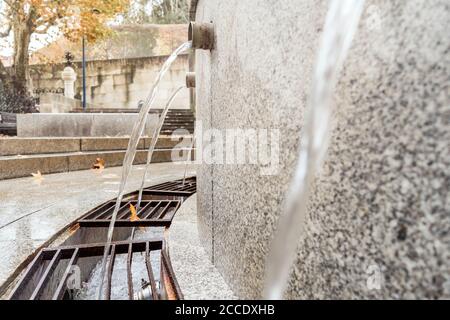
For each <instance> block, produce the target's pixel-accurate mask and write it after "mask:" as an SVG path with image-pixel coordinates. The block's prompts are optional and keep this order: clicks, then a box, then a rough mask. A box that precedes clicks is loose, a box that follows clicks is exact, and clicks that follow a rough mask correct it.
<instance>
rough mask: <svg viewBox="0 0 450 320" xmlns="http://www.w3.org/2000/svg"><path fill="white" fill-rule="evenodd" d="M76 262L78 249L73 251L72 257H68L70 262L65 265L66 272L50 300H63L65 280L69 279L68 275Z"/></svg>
mask: <svg viewBox="0 0 450 320" xmlns="http://www.w3.org/2000/svg"><path fill="white" fill-rule="evenodd" d="M77 261H78V248H75V249H74V250H73V254H72V257H70V261H69V264H68V265H67V268H66V271H64V275H63V276H62V279H61V281H60V282H59V284H58V287H57V288H56V291H55V293H54V294H53V298H52V300H61V299H62V298H63V296H64V291H65V288H66V286H67V279H68V278H69V275H70V273H71V271H72V270H73V267H74V266H75V265H76V264H77Z"/></svg>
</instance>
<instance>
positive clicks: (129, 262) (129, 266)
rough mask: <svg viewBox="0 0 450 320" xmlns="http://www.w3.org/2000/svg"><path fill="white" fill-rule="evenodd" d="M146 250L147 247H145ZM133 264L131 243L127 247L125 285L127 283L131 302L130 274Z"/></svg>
mask: <svg viewBox="0 0 450 320" xmlns="http://www.w3.org/2000/svg"><path fill="white" fill-rule="evenodd" d="M145 248H146V249H147V245H146V246H145ZM132 263H133V243H132V242H130V244H129V245H128V256H127V283H128V298H129V299H130V300H133V276H132V274H131V264H132Z"/></svg>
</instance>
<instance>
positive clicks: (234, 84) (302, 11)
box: [196, 0, 450, 299]
mask: <svg viewBox="0 0 450 320" xmlns="http://www.w3.org/2000/svg"><path fill="white" fill-rule="evenodd" d="M327 4H328V1H324V0H323V1H321V0H308V1H295V0H287V1H276V2H275V1H264V0H259V1H258V0H248V1H237V0H229V1H219V0H209V1H205V0H200V1H199V2H198V5H197V14H196V19H197V21H213V22H214V24H215V28H216V47H215V49H214V50H213V51H212V52H200V51H197V52H196V72H197V89H196V91H197V92H196V94H197V112H198V118H199V119H200V120H202V121H203V124H204V127H210V126H211V127H213V128H217V129H226V128H269V129H270V128H276V129H279V130H280V132H281V137H280V149H281V154H280V171H279V174H277V175H275V176H261V175H260V172H259V168H258V167H257V166H252V165H218V164H215V165H207V164H203V165H202V166H201V169H200V170H199V173H198V187H199V190H198V217H199V229H200V230H199V231H200V235H201V237H202V242H203V244H204V246H205V248H206V250H207V252H208V254H209V255H210V257H211V259H212V260H213V262H214V264H215V265H216V266H217V268H218V269H219V270H220V272H221V273H222V274H223V276H224V278H225V279H226V281H227V282H228V283H229V284H230V286H231V287H232V288H233V290H234V291H235V292H236V293H237V294H238V295H239V296H240V297H243V298H244V297H245V298H255V297H259V296H260V292H261V289H262V279H263V273H264V261H265V256H266V254H267V249H268V244H269V240H270V239H271V237H272V235H273V232H274V229H275V228H276V222H277V219H278V217H279V213H280V211H281V210H282V208H283V199H284V195H285V192H286V190H287V187H288V184H289V181H290V179H291V176H292V172H293V166H294V164H295V162H296V154H297V149H298V146H299V136H300V135H299V132H300V130H301V124H302V119H303V111H304V108H305V106H306V101H307V98H308V93H309V90H310V86H311V78H312V74H311V73H312V69H313V67H314V61H315V57H316V49H317V47H318V43H319V39H320V35H321V31H322V27H323V22H324V17H325V14H326V10H327ZM449 16H450V4H449V3H448V1H446V0H431V1H421V0H409V1H404V0H395V1H393V0H378V1H376V0H370V1H366V6H365V11H364V14H363V17H362V20H361V23H360V25H359V30H358V33H357V35H356V38H355V40H354V43H353V46H352V49H351V51H350V53H349V56H348V59H347V60H346V63H345V66H344V69H343V72H342V75H341V77H340V81H339V84H338V87H337V88H336V92H335V95H334V101H335V104H336V110H337V112H336V114H335V117H334V127H335V129H334V133H333V136H332V141H331V144H330V149H329V152H328V155H327V159H326V161H325V163H324V166H323V169H322V170H321V172H320V173H319V174H318V176H317V179H316V182H315V184H314V186H313V192H312V196H311V198H310V202H309V210H308V216H307V219H306V222H305V223H306V228H305V233H304V234H303V235H302V237H301V238H300V239H299V250H298V260H297V263H296V265H295V268H294V269H293V272H292V277H291V282H290V286H289V290H288V292H287V295H286V297H288V298H342V299H347V298H441V297H447V298H449V297H450V275H449V266H450V250H449V248H450V238H449V237H450V236H449V226H450V200H449V199H450V197H449V195H448V190H449V187H450V186H449V185H450V173H449V169H448V168H449V166H450V152H449V141H450V76H449V75H450V38H449V37H448V30H450V19H449ZM374 280H375V281H374ZM378 286H379V289H378Z"/></svg>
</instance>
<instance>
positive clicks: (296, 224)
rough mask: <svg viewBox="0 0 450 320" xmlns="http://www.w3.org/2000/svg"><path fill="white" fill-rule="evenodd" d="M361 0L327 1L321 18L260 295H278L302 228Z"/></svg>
mask: <svg viewBox="0 0 450 320" xmlns="http://www.w3.org/2000/svg"><path fill="white" fill-rule="evenodd" d="M364 2H365V0H332V1H331V2H330V7H329V10H328V14H327V17H326V21H325V27H324V31H323V35H322V40H321V44H320V48H319V51H318V59H317V62H316V66H315V71H314V77H313V84H312V92H311V96H310V100H309V103H308V106H307V109H306V113H305V122H304V126H303V131H302V139H301V145H300V150H299V156H298V162H297V166H296V169H295V173H294V178H293V180H292V182H291V186H290V189H289V191H288V194H287V198H286V204H285V210H284V211H283V214H282V215H281V217H280V221H279V225H278V229H277V231H276V234H275V237H274V240H273V242H272V245H271V248H270V252H269V255H268V257H267V261H266V282H265V288H264V297H265V298H267V299H281V298H282V297H283V293H284V291H285V289H286V287H287V282H288V279H289V274H290V273H289V271H290V268H291V266H292V264H293V262H294V260H295V257H296V249H297V243H298V240H299V236H301V234H302V233H303V231H304V220H305V216H306V210H307V205H308V197H309V191H310V190H309V189H310V183H311V182H312V180H313V178H314V176H315V174H316V171H317V170H318V169H319V168H320V167H321V164H322V161H323V159H324V156H325V153H326V150H327V149H328V144H329V140H330V135H331V128H330V127H331V116H332V114H333V108H332V95H333V91H334V88H335V86H336V82H337V79H338V75H339V72H340V69H341V66H342V64H343V62H344V60H345V58H346V56H347V53H348V51H349V48H350V45H351V43H352V40H353V37H354V34H355V32H356V30H357V27H358V23H359V20H360V17H361V13H362V10H363V7H364Z"/></svg>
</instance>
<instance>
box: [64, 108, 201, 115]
mask: <svg viewBox="0 0 450 320" xmlns="http://www.w3.org/2000/svg"><path fill="white" fill-rule="evenodd" d="M138 112H139V109H137V108H134V109H123V108H101V109H99V108H94V109H93V108H88V109H87V110H86V111H83V109H80V108H75V109H73V110H72V111H71V113H138ZM161 112H162V109H150V113H161ZM168 113H169V114H171V113H179V114H192V110H190V109H169V111H168Z"/></svg>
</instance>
